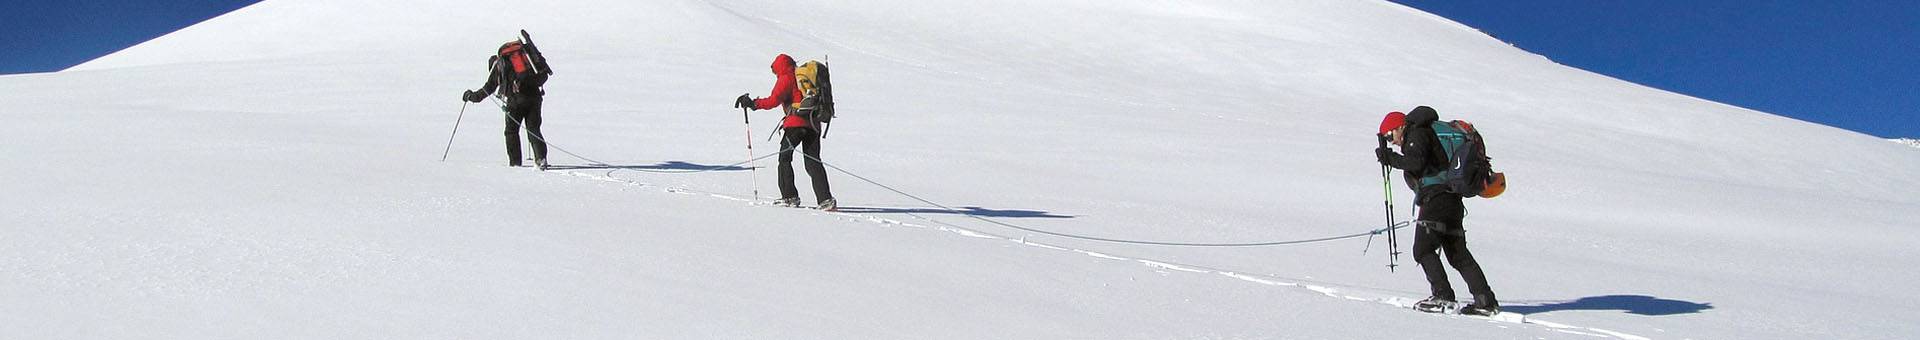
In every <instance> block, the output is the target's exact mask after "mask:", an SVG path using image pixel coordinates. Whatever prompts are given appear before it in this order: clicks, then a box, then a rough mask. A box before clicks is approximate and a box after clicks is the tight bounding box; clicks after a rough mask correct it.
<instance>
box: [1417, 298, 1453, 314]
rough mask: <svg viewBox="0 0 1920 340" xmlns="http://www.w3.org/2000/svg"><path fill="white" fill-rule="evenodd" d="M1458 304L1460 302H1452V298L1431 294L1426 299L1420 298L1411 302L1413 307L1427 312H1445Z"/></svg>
mask: <svg viewBox="0 0 1920 340" xmlns="http://www.w3.org/2000/svg"><path fill="white" fill-rule="evenodd" d="M1459 304H1460V303H1459V302H1454V301H1453V299H1443V298H1440V297H1437V296H1432V297H1427V299H1426V300H1420V302H1415V303H1413V309H1414V310H1418V311H1422V312H1428V313H1442V312H1446V311H1447V310H1451V309H1453V308H1454V306H1457V305H1459Z"/></svg>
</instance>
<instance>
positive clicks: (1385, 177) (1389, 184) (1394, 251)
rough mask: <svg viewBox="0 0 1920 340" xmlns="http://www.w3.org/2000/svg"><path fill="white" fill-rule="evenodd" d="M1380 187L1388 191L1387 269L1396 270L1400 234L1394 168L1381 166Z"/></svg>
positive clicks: (1389, 270) (1398, 260) (1398, 258)
mask: <svg viewBox="0 0 1920 340" xmlns="http://www.w3.org/2000/svg"><path fill="white" fill-rule="evenodd" d="M1380 189H1381V190H1382V192H1385V193H1386V201H1384V204H1385V205H1386V206H1387V271H1388V272H1396V271H1397V270H1396V269H1397V267H1399V266H1400V263H1399V262H1400V235H1399V233H1397V232H1395V231H1394V229H1395V228H1394V221H1393V168H1392V167H1390V166H1387V165H1381V166H1380Z"/></svg>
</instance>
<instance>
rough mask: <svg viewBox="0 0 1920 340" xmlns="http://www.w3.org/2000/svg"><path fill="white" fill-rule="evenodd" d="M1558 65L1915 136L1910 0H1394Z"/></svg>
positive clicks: (33, 15) (122, 41) (52, 50)
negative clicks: (1476, 29)
mask: <svg viewBox="0 0 1920 340" xmlns="http://www.w3.org/2000/svg"><path fill="white" fill-rule="evenodd" d="M1393 1H1396V2H1399V3H1402V4H1406V5H1409V6H1413V7H1415V8H1419V9H1422V10H1425V11H1428V12H1433V13H1435V14H1439V15H1441V16H1445V17H1447V18H1451V19H1453V20H1455V21H1460V22H1462V23H1466V24H1467V25H1469V26H1473V27H1477V28H1480V29H1481V30H1482V31H1486V32H1487V33H1489V34H1492V35H1494V36H1496V37H1499V38H1500V39H1501V40H1506V41H1507V42H1510V43H1513V44H1514V45H1516V46H1519V47H1520V48H1523V49H1526V50H1528V51H1532V52H1534V53H1539V54H1541V55H1545V56H1547V57H1548V58H1552V59H1553V60H1555V61H1558V62H1560V63H1562V64H1566V65H1570V66H1574V67H1579V68H1582V69H1587V70H1592V71H1594V72H1598V73H1601V74H1606V75H1609V76H1613V77H1616V78H1620V79H1624V80H1627V81H1631V82H1635V83H1640V84H1644V85H1648V86H1652V87H1656V88H1661V89H1666V90H1669V91H1674V92H1678V93H1683V94H1687V95H1692V96H1695V97H1700V98H1705V99H1708V100H1713V101H1718V102H1723V103H1728V104H1733V105H1738V106H1742V107H1747V108H1752V109H1756V110H1760V111H1765V112H1772V113H1777V114H1782V115H1786V116H1789V117H1794V118H1798V119H1802V120H1807V121H1813V122H1817V123H1821V124H1827V125H1833V126H1838V127H1840V128H1844V129H1848V130H1853V131H1860V132H1864V133H1867V134H1870V135H1876V136H1881V137H1920V114H1916V112H1914V110H1920V0H1393ZM255 2H258V1H256V0H174V1H113V0H54V1H19V3H18V4H14V5H11V6H9V7H8V8H7V10H4V11H0V29H4V31H5V32H8V35H9V36H10V37H11V38H10V39H8V43H7V45H8V47H9V48H8V50H9V51H8V52H7V53H0V74H12V73H26V72H50V71H57V70H60V69H64V68H66V67H69V66H73V65H75V64H78V63H81V62H85V61H87V60H91V59H93V58H95V57H99V56H101V55H105V54H107V53H112V52H113V51H117V50H119V49H121V48H125V47H127V46H132V45H133V44H137V43H140V42H142V41H146V40H147V39H152V38H153V37H158V36H160V35H164V34H166V33H167V32H172V31H174V30H178V29H180V28H182V27H186V26H188V25H191V24H193V23H196V22H199V21H202V20H206V19H207V18H212V17H214V16H217V15H219V14H221V13H225V12H228V11H232V10H234V9H238V8H240V7H245V6H246V5H248V4H252V3H255Z"/></svg>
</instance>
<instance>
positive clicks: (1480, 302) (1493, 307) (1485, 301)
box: [1460, 296, 1500, 316]
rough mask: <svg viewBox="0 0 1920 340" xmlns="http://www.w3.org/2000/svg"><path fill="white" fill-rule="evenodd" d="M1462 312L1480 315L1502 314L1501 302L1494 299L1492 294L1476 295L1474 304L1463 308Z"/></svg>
mask: <svg viewBox="0 0 1920 340" xmlns="http://www.w3.org/2000/svg"><path fill="white" fill-rule="evenodd" d="M1460 314H1466V315H1479V316H1493V315H1495V314H1500V302H1499V301H1494V300H1493V297H1492V296H1475V297H1474V298H1473V304H1472V305H1468V306H1466V307H1465V308H1461V309H1460Z"/></svg>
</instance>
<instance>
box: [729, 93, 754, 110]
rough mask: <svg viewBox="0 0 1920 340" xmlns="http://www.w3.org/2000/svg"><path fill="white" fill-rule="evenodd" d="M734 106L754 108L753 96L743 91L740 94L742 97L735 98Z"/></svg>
mask: <svg viewBox="0 0 1920 340" xmlns="http://www.w3.org/2000/svg"><path fill="white" fill-rule="evenodd" d="M733 107H734V108H742V107H744V108H753V97H752V96H749V95H747V94H745V93H742V94H740V98H736V99H734V100H733Z"/></svg>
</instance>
